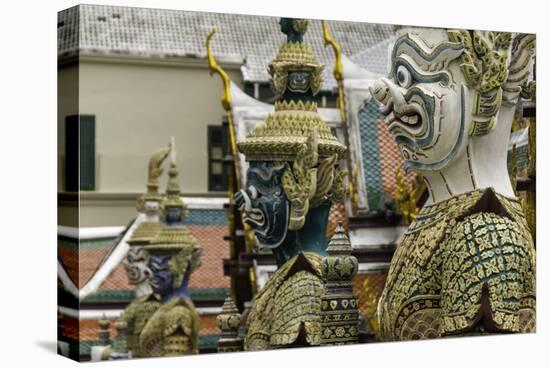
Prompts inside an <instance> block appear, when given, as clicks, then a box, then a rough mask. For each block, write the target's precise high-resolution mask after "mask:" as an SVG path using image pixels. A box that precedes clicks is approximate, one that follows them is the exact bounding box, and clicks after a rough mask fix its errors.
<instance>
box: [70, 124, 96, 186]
mask: <svg viewBox="0 0 550 367" xmlns="http://www.w3.org/2000/svg"><path fill="white" fill-rule="evenodd" d="M79 182H80V185H79ZM79 189H80V190H95V116H91V115H72V116H67V117H66V118H65V191H78V190H79Z"/></svg>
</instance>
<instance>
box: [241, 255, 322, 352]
mask: <svg viewBox="0 0 550 367" xmlns="http://www.w3.org/2000/svg"><path fill="white" fill-rule="evenodd" d="M321 260H322V257H321V256H320V255H318V254H315V253H310V252H302V253H299V254H298V255H296V256H294V257H293V258H292V259H290V260H289V261H287V262H286V263H285V264H284V265H283V266H281V267H280V268H279V269H278V270H277V272H276V273H275V274H274V275H273V276H272V277H271V279H270V280H269V281H268V282H267V283H266V285H265V286H264V287H263V288H262V289H261V290H260V291H259V292H258V294H257V295H256V297H255V300H254V304H253V306H252V309H251V310H250V314H249V315H248V319H247V325H248V330H247V333H246V336H245V339H244V350H263V349H274V348H283V347H288V346H291V345H301V346H305V345H319V344H320V334H321V296H322V295H323V293H324V285H323V280H322V278H321Z"/></svg>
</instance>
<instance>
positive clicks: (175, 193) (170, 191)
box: [163, 137, 187, 219]
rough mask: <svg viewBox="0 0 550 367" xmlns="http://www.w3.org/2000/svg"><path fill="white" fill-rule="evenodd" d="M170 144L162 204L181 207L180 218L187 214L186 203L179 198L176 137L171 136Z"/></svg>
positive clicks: (165, 206)
mask: <svg viewBox="0 0 550 367" xmlns="http://www.w3.org/2000/svg"><path fill="white" fill-rule="evenodd" d="M170 145H171V147H172V149H171V154H170V170H169V171H168V184H167V185H166V198H165V199H164V203H163V206H164V208H167V207H180V208H182V213H181V219H184V218H185V217H186V216H187V205H185V203H184V202H183V201H182V200H181V189H180V185H179V182H178V175H179V172H178V167H177V166H176V139H175V138H174V137H172V139H171V142H170Z"/></svg>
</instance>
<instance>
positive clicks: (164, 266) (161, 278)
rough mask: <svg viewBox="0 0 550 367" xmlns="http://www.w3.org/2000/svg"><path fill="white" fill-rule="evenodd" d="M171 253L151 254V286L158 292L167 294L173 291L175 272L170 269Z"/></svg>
mask: <svg viewBox="0 0 550 367" xmlns="http://www.w3.org/2000/svg"><path fill="white" fill-rule="evenodd" d="M171 259H172V256H170V255H150V256H149V269H150V270H151V272H152V279H151V288H152V289H153V292H155V293H157V294H167V293H169V292H170V291H172V285H173V284H174V274H173V273H172V270H171V269H170V260H171Z"/></svg>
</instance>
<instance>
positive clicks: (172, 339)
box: [140, 297, 199, 357]
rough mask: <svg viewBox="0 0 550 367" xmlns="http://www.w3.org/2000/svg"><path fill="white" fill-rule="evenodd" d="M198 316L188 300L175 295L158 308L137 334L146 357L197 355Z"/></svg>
mask: <svg viewBox="0 0 550 367" xmlns="http://www.w3.org/2000/svg"><path fill="white" fill-rule="evenodd" d="M198 340H199V315H198V313H197V311H196V309H195V306H194V305H193V302H191V301H190V300H188V299H185V298H181V297H175V298H173V299H171V300H170V301H168V302H167V303H165V304H163V305H162V306H160V307H159V309H158V310H157V311H156V312H155V313H154V314H153V315H152V316H151V318H150V319H149V321H148V322H147V324H146V325H145V327H144V328H143V331H142V332H141V335H140V345H141V350H142V352H143V354H144V356H146V357H167V356H178V355H183V354H198V351H199V346H198V344H199V342H198Z"/></svg>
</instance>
